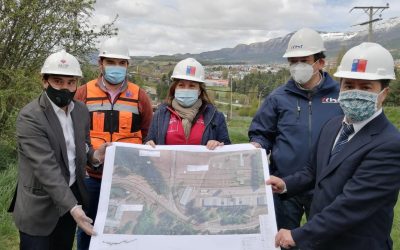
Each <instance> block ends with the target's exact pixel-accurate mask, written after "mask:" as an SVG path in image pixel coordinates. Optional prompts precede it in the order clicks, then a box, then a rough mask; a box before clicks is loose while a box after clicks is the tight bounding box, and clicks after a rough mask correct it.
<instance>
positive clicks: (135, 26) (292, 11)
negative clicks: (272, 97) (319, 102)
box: [92, 0, 400, 56]
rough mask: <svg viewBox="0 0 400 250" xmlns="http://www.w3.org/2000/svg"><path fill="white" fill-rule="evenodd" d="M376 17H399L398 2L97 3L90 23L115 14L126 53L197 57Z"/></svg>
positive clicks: (180, 0) (190, 0)
mask: <svg viewBox="0 0 400 250" xmlns="http://www.w3.org/2000/svg"><path fill="white" fill-rule="evenodd" d="M387 2H388V3H389V4H390V8H389V9H388V10H385V11H383V12H382V18H383V19H388V18H391V17H398V16H400V1H398V0H390V1H380V0H375V1H366V0H358V1H354V0H346V1H345V0H337V1H334V0H301V1H300V0H246V1H243V0H113V1H107V0H97V3H96V5H95V12H94V15H93V19H92V23H93V24H95V25H101V24H104V23H107V22H110V21H111V20H112V19H113V18H114V17H115V16H116V15H117V14H118V16H119V18H118V20H117V22H116V26H117V27H118V28H119V36H120V37H121V38H122V39H123V40H124V41H126V42H127V43H128V44H129V47H130V51H131V54H132V55H150V56H153V55H159V54H175V53H200V52H204V51H210V50H217V49H220V48H226V47H234V46H236V45H238V44H241V43H244V44H250V43H254V42H263V41H267V40H268V39H271V38H275V37H279V36H283V35H285V34H287V33H289V32H293V31H296V30H297V29H300V28H302V27H310V28H313V29H316V30H320V31H339V32H346V31H357V30H360V29H366V28H367V27H366V26H362V27H361V26H354V27H352V25H353V24H357V23H361V22H365V21H367V20H368V15H367V14H366V13H364V12H363V11H362V10H353V11H352V12H351V13H349V11H350V9H351V8H352V7H354V6H386V3H387Z"/></svg>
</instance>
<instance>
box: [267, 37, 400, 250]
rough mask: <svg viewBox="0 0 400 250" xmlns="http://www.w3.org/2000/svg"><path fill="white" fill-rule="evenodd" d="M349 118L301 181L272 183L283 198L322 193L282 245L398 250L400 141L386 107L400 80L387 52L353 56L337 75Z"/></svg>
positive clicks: (323, 139)
mask: <svg viewBox="0 0 400 250" xmlns="http://www.w3.org/2000/svg"><path fill="white" fill-rule="evenodd" d="M335 76H336V77H339V78H341V80H340V94H339V104H340V106H341V107H342V109H343V111H344V114H345V116H344V117H337V118H333V119H332V120H330V121H329V122H328V123H327V124H326V125H325V126H324V128H323V129H322V131H321V133H320V136H319V139H318V143H317V145H316V148H315V150H314V153H313V156H312V158H311V159H310V162H309V164H308V165H307V166H306V167H304V168H303V169H302V170H301V171H299V172H296V173H295V174H294V175H291V176H288V177H286V178H283V179H280V178H277V177H274V176H271V178H270V179H269V180H267V184H270V185H272V189H273V191H274V192H276V193H280V194H281V195H282V196H292V195H294V194H296V193H299V192H302V191H304V190H306V189H310V188H313V187H314V198H313V201H312V205H311V211H310V220H309V221H308V222H307V223H306V224H305V225H303V226H302V227H299V228H296V229H294V230H286V229H281V230H280V231H279V232H278V234H277V235H276V237H275V240H276V245H277V246H282V247H285V248H289V247H293V246H298V247H299V248H300V249H302V250H306V249H321V250H329V249H332V250H333V249H335V250H336V249H337V250H347V249H349V250H350V249H351V250H355V249H357V250H358V249H368V250H384V249H392V240H391V238H390V231H391V227H392V224H393V207H394V206H395V204H396V201H397V197H398V194H399V188H400V133H399V132H398V130H397V129H396V128H395V127H394V126H393V125H392V124H391V123H390V122H389V121H388V120H387V118H386V116H385V114H384V113H383V111H382V103H383V101H384V100H385V98H386V96H387V94H388V90H389V88H388V85H389V82H390V80H391V79H395V74H394V62H393V58H392V56H391V54H390V53H389V52H388V51H387V50H386V49H384V48H383V47H382V46H380V45H379V44H375V43H362V44H360V45H359V46H356V47H353V48H352V49H350V50H349V51H348V52H347V53H346V54H345V55H344V57H343V59H342V62H341V64H340V66H339V68H338V71H337V72H336V73H335Z"/></svg>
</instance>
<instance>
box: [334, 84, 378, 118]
mask: <svg viewBox="0 0 400 250" xmlns="http://www.w3.org/2000/svg"><path fill="white" fill-rule="evenodd" d="M380 93H382V92H380ZM380 93H379V94H380ZM379 94H377V93H373V92H369V91H363V90H357V89H355V90H347V91H342V92H340V93H339V99H338V101H339V104H340V107H341V108H342V110H343V112H344V114H345V115H346V117H347V118H349V119H350V120H351V121H353V122H361V121H364V120H366V119H368V118H370V117H371V116H372V115H373V114H374V113H375V112H376V111H377V110H378V107H377V104H378V96H379Z"/></svg>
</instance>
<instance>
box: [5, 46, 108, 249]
mask: <svg viewBox="0 0 400 250" xmlns="http://www.w3.org/2000/svg"><path fill="white" fill-rule="evenodd" d="M41 73H42V76H43V80H42V81H43V87H44V89H45V91H44V92H43V93H42V94H41V95H40V96H39V98H38V99H36V100H34V101H32V102H31V103H29V104H28V105H26V106H25V107H24V108H23V109H22V110H21V112H20V113H19V115H18V118H17V125H16V126H17V143H18V159H19V172H18V186H17V190H16V193H15V196H14V199H13V202H12V205H11V206H10V211H12V212H13V217H14V221H15V225H16V226H17V228H18V230H19V232H20V249H40V250H46V249H57V250H59V249H71V248H72V245H73V241H74V235H75V230H76V224H78V225H79V226H80V227H81V228H83V229H84V230H85V231H86V232H87V233H88V234H90V235H92V234H94V231H93V227H92V225H91V224H90V223H91V219H90V218H88V217H87V216H86V215H85V213H84V212H83V210H82V208H81V205H85V202H86V201H87V197H86V196H87V195H86V190H85V185H84V183H83V180H84V177H85V170H84V167H85V165H86V163H87V162H89V163H91V164H98V163H100V162H102V161H103V159H104V153H105V147H106V146H107V144H104V145H103V146H102V147H100V148H99V149H98V150H97V151H94V150H93V149H92V146H91V143H90V138H89V113H88V110H87V108H86V106H85V105H84V104H83V103H80V102H74V101H72V100H73V96H74V93H75V91H76V88H77V84H78V81H79V78H80V77H82V72H81V69H80V65H79V62H78V61H77V60H76V58H75V57H74V56H72V55H70V54H68V53H66V52H65V51H60V52H57V53H54V54H52V55H50V56H49V57H48V58H47V59H46V61H45V63H44V65H43V67H42V70H41Z"/></svg>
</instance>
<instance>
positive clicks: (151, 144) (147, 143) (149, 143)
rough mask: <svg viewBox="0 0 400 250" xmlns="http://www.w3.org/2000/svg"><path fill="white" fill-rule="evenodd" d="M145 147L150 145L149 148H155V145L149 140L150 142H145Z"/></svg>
mask: <svg viewBox="0 0 400 250" xmlns="http://www.w3.org/2000/svg"><path fill="white" fill-rule="evenodd" d="M146 145H150V146H151V147H153V148H155V147H156V144H155V143H154V141H153V140H150V141H148V142H146Z"/></svg>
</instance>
